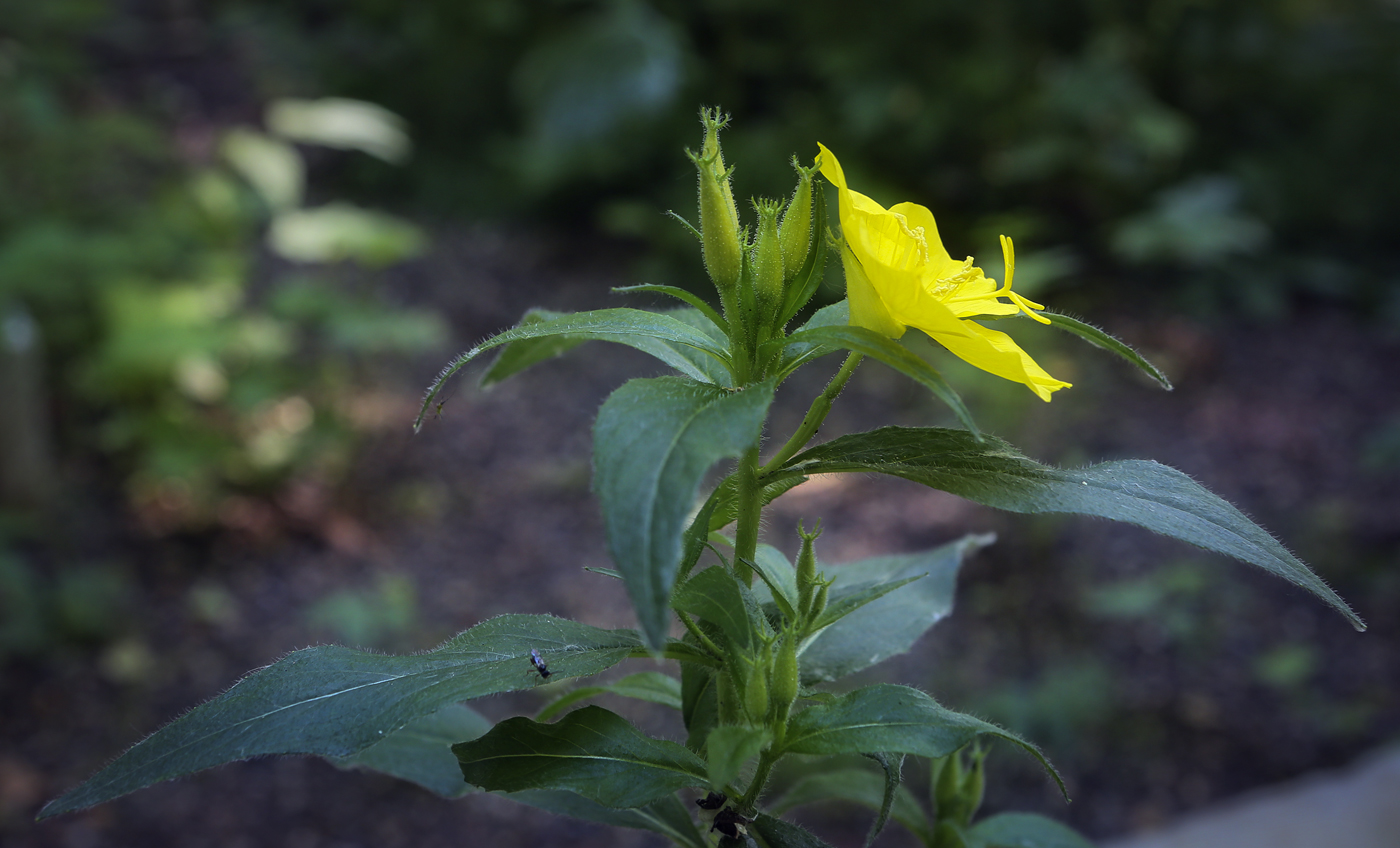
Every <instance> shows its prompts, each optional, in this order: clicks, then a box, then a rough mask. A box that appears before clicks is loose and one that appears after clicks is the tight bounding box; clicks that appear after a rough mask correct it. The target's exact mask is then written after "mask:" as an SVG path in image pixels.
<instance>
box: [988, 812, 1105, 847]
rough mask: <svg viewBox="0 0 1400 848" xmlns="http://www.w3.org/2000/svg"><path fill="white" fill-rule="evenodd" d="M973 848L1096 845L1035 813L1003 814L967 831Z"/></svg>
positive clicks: (1052, 820)
mask: <svg viewBox="0 0 1400 848" xmlns="http://www.w3.org/2000/svg"><path fill="white" fill-rule="evenodd" d="M966 836H967V842H968V846H969V848H1094V846H1093V843H1091V842H1089V840H1087V839H1085V838H1084V837H1082V836H1080V835H1079V834H1077V833H1075V832H1074V831H1073V830H1071V829H1070V828H1068V827H1066V826H1065V825H1062V824H1060V823H1059V822H1057V821H1055V820H1054V819H1047V818H1046V817H1045V816H1038V815H1035V814H1033V813H1002V814H1000V815H996V816H991V817H990V818H986V819H983V820H982V821H980V822H978V823H977V824H975V825H973V826H972V827H971V828H969V829H968V830H967V832H966Z"/></svg>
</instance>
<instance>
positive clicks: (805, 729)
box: [782, 683, 1064, 792]
mask: <svg viewBox="0 0 1400 848" xmlns="http://www.w3.org/2000/svg"><path fill="white" fill-rule="evenodd" d="M981 736H992V737H995V738H998V739H1005V740H1007V741H1008V742H1012V743H1015V744H1016V745H1019V746H1021V747H1022V748H1023V749H1025V750H1026V751H1027V752H1028V753H1030V755H1031V756H1033V757H1035V758H1036V760H1038V761H1039V762H1040V764H1041V765H1042V766H1044V767H1045V770H1046V771H1047V772H1049V773H1050V776H1051V777H1052V778H1054V779H1055V782H1056V783H1057V784H1059V786H1060V791H1061V792H1064V783H1063V782H1061V781H1060V776H1059V775H1058V774H1057V773H1056V772H1055V769H1054V768H1053V767H1051V765H1050V763H1049V762H1047V761H1046V759H1045V757H1044V756H1043V755H1042V754H1041V753H1040V749H1038V748H1036V747H1035V746H1034V745H1032V744H1031V743H1029V742H1027V741H1025V740H1024V739H1021V738H1020V737H1019V736H1016V735H1015V734H1013V733H1010V732H1008V731H1005V730H1002V729H1001V728H1000V727H997V726H996V725H994V724H990V723H988V722H985V721H983V720H982V719H980V718H974V717H973V716H970V715H965V714H963V713H958V712H954V711H952V710H950V709H947V708H945V707H942V706H940V705H939V704H938V702H936V701H934V700H933V699H932V698H930V697H929V696H928V695H925V694H924V693H923V692H920V691H919V690H917V689H911V688H909V687H908V686H894V685H891V684H888V683H880V684H876V685H874V686H866V687H864V688H862V689H857V690H855V691H854V692H848V693H846V694H845V695H842V696H841V697H839V698H837V699H836V700H834V701H832V702H830V703H827V704H817V705H815V706H811V707H808V708H807V709H805V710H803V711H802V712H800V713H798V714H797V715H796V716H794V717H793V718H792V720H791V721H790V723H789V724H788V731H787V735H786V737H785V738H784V739H783V747H782V750H783V752H784V753H789V754H869V753H874V752H877V751H887V752H892V753H896V754H913V755H915V756H920V757H946V756H947V755H949V754H951V753H953V752H954V751H957V750H958V749H960V748H962V747H963V746H964V745H966V744H968V743H969V742H972V741H973V740H975V739H977V738H978V737H981Z"/></svg>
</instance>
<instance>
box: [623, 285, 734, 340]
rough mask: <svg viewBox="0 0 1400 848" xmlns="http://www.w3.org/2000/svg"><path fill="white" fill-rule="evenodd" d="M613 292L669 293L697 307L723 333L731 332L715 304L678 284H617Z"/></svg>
mask: <svg viewBox="0 0 1400 848" xmlns="http://www.w3.org/2000/svg"><path fill="white" fill-rule="evenodd" d="M613 292H614V293H615V294H631V293H632V292H653V293H655V294H664V295H668V296H670V297H674V298H676V299H677V300H683V301H685V302H686V303H688V304H690V305H691V306H693V307H695V308H696V309H697V310H699V311H700V314H702V315H704V316H705V317H706V318H708V319H709V321H710V323H711V324H713V325H715V328H716V329H718V330H719V331H720V333H721V334H726V335H727V334H728V332H729V331H728V330H727V329H726V328H727V327H728V324H727V323H726V322H725V320H724V318H723V317H721V316H720V314H719V313H718V312H716V311H715V308H714V307H713V306H711V305H710V304H708V303H706V302H705V299H704V298H702V297H700V295H698V294H696V293H695V292H690V291H686V290H685V289H682V288H677V287H676V286H660V285H654V284H648V285H641V286H615V287H613Z"/></svg>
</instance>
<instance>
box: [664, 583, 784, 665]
mask: <svg viewBox="0 0 1400 848" xmlns="http://www.w3.org/2000/svg"><path fill="white" fill-rule="evenodd" d="M671 605H672V606H674V607H675V608H676V609H678V610H680V611H681V612H686V613H690V614H691V615H694V616H698V617H699V618H700V619H702V620H704V621H708V622H710V623H711V624H713V625H715V626H717V627H719V629H720V630H722V631H723V632H724V635H725V637H726V638H727V639H728V640H729V644H730V645H731V646H732V647H733V648H734V649H735V650H736V651H738V652H739V653H740V654H744V655H752V654H753V653H755V651H756V650H757V648H758V646H757V645H756V644H755V643H754V639H755V633H756V632H758V633H762V632H769V633H771V630H770V629H769V626H768V621H767V619H765V618H764V616H763V612H762V610H761V609H759V606H758V602H757V600H756V599H755V598H754V597H753V594H752V593H750V592H749V590H748V587H746V586H744V585H743V584H742V583H740V582H739V580H738V578H736V577H735V576H734V572H732V571H730V570H729V569H727V568H723V567H720V566H713V567H711V568H707V569H705V570H704V571H702V572H700V573H699V574H697V575H695V576H694V577H692V578H690V579H689V580H687V581H686V582H685V585H683V586H681V587H680V588H678V589H676V595H675V598H674V599H673V600H672V601H671Z"/></svg>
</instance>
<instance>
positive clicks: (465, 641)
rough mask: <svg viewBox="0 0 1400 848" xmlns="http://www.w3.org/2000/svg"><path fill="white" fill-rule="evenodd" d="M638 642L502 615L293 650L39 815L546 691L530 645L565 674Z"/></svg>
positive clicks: (354, 744) (625, 634)
mask: <svg viewBox="0 0 1400 848" xmlns="http://www.w3.org/2000/svg"><path fill="white" fill-rule="evenodd" d="M640 647H641V641H640V640H639V639H638V638H637V634H636V633H634V632H633V631H631V630H601V629H599V628H597V627H590V626H588V625H586V624H579V623H578V622H574V621H568V620H566V619H561V618H554V617H553V616H547V615H503V616H500V617H498V618H493V619H490V620H489V621H484V622H482V623H481V624H478V625H477V626H475V627H473V628H471V629H470V630H467V631H465V632H463V633H460V634H458V635H457V636H454V637H453V638H452V639H449V640H448V641H446V642H444V643H443V644H442V645H440V646H438V647H437V648H434V649H433V650H431V651H426V652H424V653H421V654H413V655H411V656H386V655H384V654H372V653H369V652H367V651H356V650H352V649H350V648H342V647H339V646H335V645H331V646H324V647H318V648H307V649H305V650H301V651H295V652H293V653H291V654H289V655H287V656H286V657H283V658H282V659H280V660H278V661H277V662H275V663H273V664H272V665H270V666H268V667H267V668H263V669H259V670H258V671H255V672H253V673H252V674H250V675H248V676H247V677H245V678H243V679H242V680H241V681H239V682H238V683H237V684H236V685H234V687H233V688H231V689H229V690H228V691H227V692H225V693H224V694H222V695H220V696H218V697H217V698H214V699H213V700H211V701H208V702H206V703H204V704H201V705H200V706H198V707H195V708H194V709H193V710H190V711H189V712H188V713H186V714H185V715H184V716H182V717H181V718H178V719H176V720H175V721H173V722H171V723H170V724H168V725H166V726H165V727H163V728H161V729H160V730H158V731H156V732H155V733H154V734H152V735H151V736H148V737H146V739H144V740H142V741H141V742H138V743H137V744H136V745H134V746H133V747H132V748H131V749H130V750H129V751H127V752H126V753H125V754H122V755H121V756H120V757H118V758H117V759H116V760H115V761H114V762H112V764H111V765H109V766H107V767H106V768H104V769H102V770H101V771H99V772H98V773H97V774H95V775H93V777H92V778H91V779H89V780H88V781H87V782H86V783H84V784H82V785H81V786H78V787H77V788H75V789H73V790H70V791H69V792H67V793H66V794H64V795H63V796H61V797H60V798H58V799H57V800H55V801H53V802H51V803H50V804H49V805H48V806H47V807H45V808H44V809H43V810H42V811H41V812H40V817H41V818H46V817H48V816H53V815H57V814H59V813H66V812H71V811H73V810H81V809H83V808H84V807H90V806H92V805H93V804H100V803H102V802H103V801H110V800H111V799H113V798H117V797H119V796H122V795H125V794H127V793H128V792H134V791H135V790H137V789H140V788H142V787H143V786H149V785H151V784H152V783H158V782H160V781H162V780H169V779H170V778H172V777H180V776H183V775H187V774H193V773H194V772H197V771H201V770H203V769H207V768H212V767H214V766H217V765H223V764H224V763H230V762H234V761H237V760H246V759H248V758H249V757H257V756H263V755H266V754H317V755H320V756H323V757H331V758H336V757H348V756H351V755H353V754H356V753H358V752H360V751H363V750H364V749H366V748H368V747H370V746H371V745H374V744H375V743H377V742H380V741H382V740H383V739H384V738H385V737H387V736H388V735H390V734H392V733H394V732H395V731H397V730H399V729H400V728H402V727H404V726H406V725H407V724H408V723H409V722H411V721H413V720H415V719H418V718H421V717H423V716H426V715H429V714H431V713H434V712H437V711H438V710H439V709H441V708H442V707H443V706H444V705H446V704H450V703H454V702H457V701H465V700H470V699H472V698H480V697H482V696H484V695H493V694H496V693H498V692H511V691H515V690H518V689H529V688H531V687H533V686H538V685H539V684H541V683H542V682H543V679H542V678H541V677H540V675H539V673H538V672H536V671H535V669H534V666H533V665H531V663H530V649H531V648H534V649H536V650H538V651H539V652H540V654H541V655H542V656H544V657H545V659H546V661H547V662H548V663H549V666H550V671H551V672H553V674H554V675H555V676H556V677H558V678H561V679H562V678H569V677H580V676H586V675H592V674H597V673H598V672H601V671H603V670H605V669H608V668H611V667H612V666H614V665H616V664H617V663H619V662H621V661H622V660H623V659H625V658H626V657H627V655H628V654H630V653H632V652H633V651H634V650H636V649H638V648H640Z"/></svg>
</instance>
